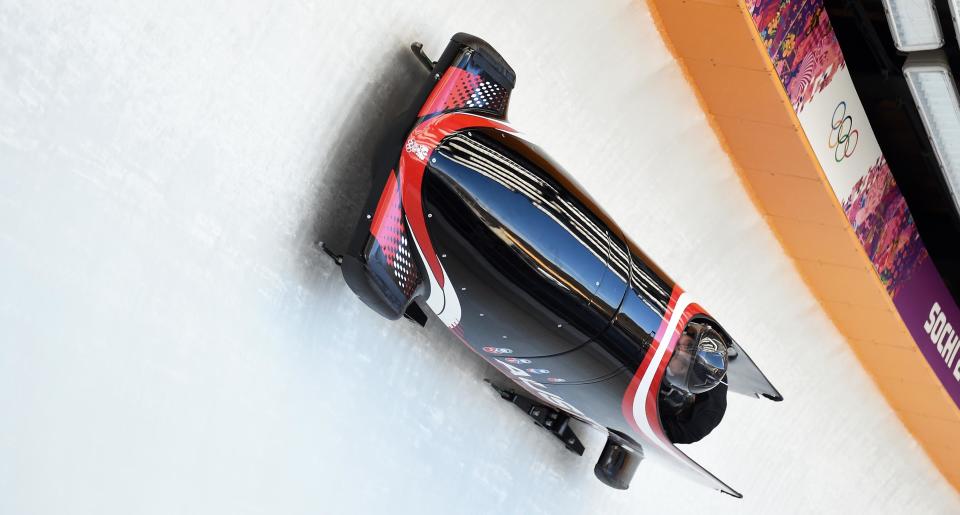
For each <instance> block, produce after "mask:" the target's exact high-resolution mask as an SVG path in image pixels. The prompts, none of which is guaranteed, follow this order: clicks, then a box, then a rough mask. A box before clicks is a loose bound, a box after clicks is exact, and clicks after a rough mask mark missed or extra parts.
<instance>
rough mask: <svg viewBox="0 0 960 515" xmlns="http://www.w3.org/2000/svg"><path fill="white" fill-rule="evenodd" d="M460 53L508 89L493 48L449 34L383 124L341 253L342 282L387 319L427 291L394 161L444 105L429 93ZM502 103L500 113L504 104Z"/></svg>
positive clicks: (509, 74) (505, 69)
mask: <svg viewBox="0 0 960 515" xmlns="http://www.w3.org/2000/svg"><path fill="white" fill-rule="evenodd" d="M465 51H468V52H469V54H470V55H471V56H473V58H474V59H480V60H482V62H483V64H484V66H485V71H486V73H488V74H492V75H494V76H496V78H497V79H499V80H501V81H503V83H505V85H508V86H509V88H512V86H513V84H514V82H515V80H516V75H515V74H514V72H513V70H512V69H511V68H510V66H509V65H508V64H507V63H506V61H504V59H503V58H502V57H501V56H500V55H499V54H498V53H497V52H496V50H494V49H493V47H491V46H490V45H489V44H488V43H486V42H485V41H483V40H482V39H480V38H477V37H475V36H471V35H469V34H465V33H458V34H456V35H454V36H453V38H451V40H450V43H449V44H448V45H447V47H446V49H445V50H444V52H443V54H442V55H441V56H440V59H439V60H438V61H437V62H436V63H434V65H433V69H432V70H431V71H430V72H429V74H427V73H425V74H424V77H423V79H422V84H421V85H420V87H419V88H418V92H417V94H416V95H415V96H414V97H413V98H412V99H411V102H410V105H409V106H408V107H407V108H406V109H404V110H403V112H401V113H400V114H399V115H398V116H397V117H396V118H395V119H394V120H392V121H391V122H389V124H388V127H387V130H386V131H385V134H384V138H383V140H382V141H381V142H380V143H379V144H378V146H377V148H376V149H375V151H374V154H373V162H372V166H373V168H372V169H373V174H372V179H371V187H370V191H369V193H368V196H367V200H366V202H365V204H364V206H363V209H362V211H361V212H360V213H361V214H360V219H359V220H358V221H357V223H356V226H355V228H354V230H353V233H352V236H351V239H350V243H349V244H348V245H347V248H346V249H344V252H343V255H342V263H341V271H342V273H343V278H344V281H345V282H346V283H347V285H348V286H349V287H350V289H351V290H353V292H354V293H355V294H356V295H357V297H359V298H360V300H361V301H363V303H364V304H366V305H367V306H369V307H370V308H371V309H373V310H374V311H376V312H377V313H379V314H380V315H382V316H383V317H385V318H387V319H390V320H396V319H399V318H400V317H402V316H403V315H404V314H405V313H406V312H407V310H408V308H411V304H412V303H413V300H414V299H415V298H417V297H421V296H422V297H427V296H429V293H430V292H429V288H430V284H429V282H428V281H427V280H425V279H424V278H425V277H426V273H425V268H424V263H422V262H421V260H420V258H419V256H418V255H417V252H416V250H415V249H414V248H413V241H412V238H411V232H410V228H409V227H408V226H407V222H406V216H405V212H404V209H403V206H402V205H401V200H400V197H401V192H400V189H401V184H400V182H401V180H402V178H401V177H399V176H398V173H399V171H400V170H399V169H398V162H399V160H400V156H401V153H402V152H403V150H404V146H405V144H406V142H407V139H408V136H409V134H410V133H411V132H412V131H413V129H414V128H416V127H417V126H418V124H420V123H422V122H424V121H425V120H427V119H429V118H432V117H434V116H436V115H438V114H441V113H440V112H429V113H424V112H423V110H425V109H428V107H429V106H431V105H444V104H443V98H438V95H437V92H436V91H435V89H440V88H438V87H437V84H438V80H439V79H440V78H441V77H443V76H444V74H445V73H446V71H447V70H448V69H449V68H450V67H451V66H452V65H454V63H455V61H457V60H458V59H462V58H463V56H464V53H465ZM447 105H448V104H447ZM503 107H504V111H505V105H504V106H503ZM448 110H463V109H462V108H454V109H448ZM488 114H492V113H488ZM502 114H505V113H502ZM417 311H419V310H417Z"/></svg>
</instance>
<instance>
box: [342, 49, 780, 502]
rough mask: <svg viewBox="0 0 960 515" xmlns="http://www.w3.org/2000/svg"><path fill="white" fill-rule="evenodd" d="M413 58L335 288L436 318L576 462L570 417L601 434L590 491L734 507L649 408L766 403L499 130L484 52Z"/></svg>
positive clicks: (512, 78) (501, 70) (714, 342)
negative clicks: (665, 486)
mask: <svg viewBox="0 0 960 515" xmlns="http://www.w3.org/2000/svg"><path fill="white" fill-rule="evenodd" d="M412 48H413V50H414V52H415V53H416V55H417V57H418V58H419V59H420V60H421V62H422V63H423V64H424V66H425V67H426V68H427V70H428V71H429V72H428V73H424V76H423V79H422V80H423V84H422V86H421V87H420V90H419V93H418V94H417V96H416V97H415V98H412V99H411V103H410V106H409V107H408V108H407V109H406V110H405V111H404V112H402V113H398V116H397V118H396V119H395V120H394V121H393V122H391V123H392V125H391V127H390V128H389V131H388V134H389V137H388V138H387V139H386V140H385V141H384V143H383V144H382V145H381V146H380V147H379V148H377V149H376V152H375V155H374V177H373V182H372V187H371V191H370V194H369V198H368V199H367V201H366V205H365V209H363V210H362V214H361V216H360V219H359V221H358V223H357V225H356V229H355V231H354V232H353V235H352V238H351V241H350V242H349V243H347V246H346V248H344V249H338V250H341V252H340V253H334V252H333V251H330V250H328V249H327V251H328V253H330V255H331V256H333V257H334V258H335V259H336V260H337V263H338V264H340V265H341V270H342V274H343V278H344V280H345V281H346V283H347V284H348V285H349V287H350V288H351V290H352V291H353V292H354V293H355V294H356V295H357V297H359V298H360V300H362V301H363V302H364V303H365V304H366V305H367V306H369V307H370V308H371V309H373V310H374V311H376V312H377V313H379V314H380V315H382V316H384V317H386V318H388V319H391V320H397V319H400V318H407V319H409V320H412V321H414V322H416V323H419V324H421V325H423V324H425V323H427V321H428V318H430V317H433V318H435V319H438V320H439V321H440V322H442V323H443V324H444V325H445V326H446V327H447V328H449V330H450V331H451V332H452V333H453V334H454V335H456V337H457V338H459V339H460V340H462V341H463V342H464V343H465V344H466V345H467V346H469V347H470V348H471V349H473V350H474V351H475V352H476V353H477V354H479V355H480V356H482V357H483V358H484V359H485V360H487V361H488V362H490V363H491V364H493V365H494V366H495V367H497V368H498V369H499V370H500V371H501V372H502V373H503V374H504V376H505V377H506V378H509V379H510V381H508V382H506V384H505V385H495V388H496V390H497V391H498V392H499V393H500V395H501V396H502V397H503V398H504V399H506V400H508V401H510V402H513V403H514V404H516V405H517V406H518V407H520V408H521V409H523V410H524V411H525V412H526V413H527V414H528V415H529V416H530V417H532V418H533V419H534V420H535V422H536V423H537V424H538V425H540V426H541V427H543V428H545V429H547V430H549V431H550V432H552V433H553V434H554V435H555V436H556V437H557V438H559V439H560V440H561V441H562V443H563V445H565V446H566V447H567V448H568V449H570V450H571V451H573V452H576V453H578V454H582V453H583V451H584V448H583V445H582V443H581V442H580V440H579V438H578V437H577V435H576V434H575V433H574V431H573V429H572V426H571V424H570V420H571V419H576V420H579V421H581V422H583V423H585V424H587V425H589V426H592V427H595V428H597V429H599V430H601V431H603V432H604V433H605V434H607V436H608V438H607V442H606V445H605V447H604V449H603V450H602V452H601V453H600V458H599V460H598V462H597V463H596V465H595V467H594V471H595V474H596V476H597V478H599V479H600V480H601V481H603V482H604V483H606V484H607V485H609V486H612V487H614V488H620V489H624V488H627V487H628V486H629V484H630V479H631V477H632V476H633V473H634V471H635V470H636V468H637V466H638V464H639V463H640V462H641V460H643V459H646V458H649V459H651V460H655V461H657V462H660V463H662V464H665V465H667V466H670V467H672V468H674V469H676V470H677V471H679V472H680V473H682V474H685V475H686V476H688V477H689V478H691V479H693V480H694V481H696V482H698V483H701V484H703V485H706V486H708V487H710V488H713V489H716V490H720V491H722V492H725V493H727V494H730V495H733V496H736V497H741V495H740V494H739V493H738V492H737V491H736V490H734V489H733V488H731V487H730V486H728V485H727V484H726V483H724V482H723V481H721V480H720V479H718V478H717V477H716V476H714V475H713V474H711V473H710V472H708V471H707V470H706V469H704V468H703V467H701V466H700V465H699V464H697V463H696V462H695V461H694V460H692V459H691V458H690V457H688V456H687V455H686V454H685V453H684V452H683V451H682V450H680V449H679V448H678V447H677V446H676V445H675V443H676V442H675V441H673V440H672V439H671V437H670V435H669V432H668V431H667V426H668V424H666V423H665V422H666V420H665V419H664V417H665V416H666V415H665V410H667V408H665V406H670V405H673V406H680V407H681V408H682V406H683V404H684V402H686V403H688V405H689V403H692V402H695V399H696V397H697V395H700V396H703V395H707V394H709V392H710V391H711V389H712V388H714V387H720V388H724V395H725V394H726V391H730V392H735V393H739V394H744V395H749V396H755V397H758V398H759V397H763V398H767V399H771V400H775V401H780V400H782V396H781V395H780V393H779V392H778V391H777V390H776V388H774V386H773V385H772V384H771V383H770V381H768V380H767V378H766V377H765V376H764V374H763V373H762V372H761V371H760V369H759V368H758V367H757V366H756V364H755V363H754V362H753V361H752V360H751V359H750V357H749V356H747V353H746V352H744V350H743V348H742V347H741V346H740V345H739V344H738V343H737V342H736V341H735V340H734V339H733V338H732V337H731V336H730V334H729V333H728V332H727V331H726V330H725V329H724V328H723V327H722V326H721V325H720V324H719V323H718V322H717V321H716V320H715V319H714V318H713V317H711V316H710V315H709V314H708V313H707V311H706V310H705V309H703V307H701V306H700V305H699V304H698V303H697V302H696V300H695V299H693V298H692V297H691V296H690V295H689V294H688V293H687V292H685V291H684V290H683V289H682V288H681V287H680V286H678V285H677V284H676V283H675V282H674V281H672V280H671V279H670V278H669V277H668V276H667V275H666V274H665V273H664V272H663V271H662V270H661V269H660V268H658V267H657V266H656V265H655V264H654V263H653V262H652V261H651V260H650V259H649V258H648V257H647V256H646V255H645V254H644V253H643V252H642V251H641V249H640V248H639V247H638V246H637V245H636V244H635V243H634V242H632V241H631V240H630V239H629V238H628V237H627V236H626V235H625V234H624V232H623V231H622V230H621V229H620V228H619V227H618V226H617V224H616V223H614V222H613V220H611V219H610V218H609V217H608V216H607V215H606V214H605V213H604V212H603V210H602V209H601V208H600V207H599V206H598V205H597V204H596V203H595V202H594V201H593V200H591V198H590V197H589V196H588V195H587V193H586V192H585V191H584V190H583V189H582V188H581V187H580V186H578V185H577V183H576V182H575V181H574V180H572V179H571V178H570V176H569V175H568V174H567V173H566V172H564V171H563V169H562V168H561V167H560V166H559V165H558V164H557V163H555V162H554V161H553V160H552V159H551V158H550V157H548V155H547V154H546V153H545V152H544V151H543V150H542V149H541V148H540V147H538V146H537V145H536V144H534V143H533V142H531V141H530V140H529V139H528V138H527V137H526V136H525V135H524V134H522V133H521V132H519V131H518V130H517V129H516V128H514V127H513V126H512V125H511V124H510V123H509V122H508V121H507V108H508V105H509V102H510V94H511V92H512V90H513V89H514V85H515V82H516V74H515V73H514V71H513V69H512V68H511V67H510V65H509V64H507V62H506V61H505V60H504V59H503V57H501V56H500V54H499V53H497V51H496V50H494V48H493V47H491V46H490V45H489V44H487V43H486V42H484V41H483V40H481V39H479V38H477V37H475V36H471V35H469V34H463V33H460V34H456V35H454V36H453V38H452V39H451V41H450V43H449V44H448V45H447V47H446V49H445V50H444V51H443V53H442V55H441V56H440V57H439V59H437V60H436V61H433V60H431V59H429V58H427V57H426V55H425V54H424V52H423V50H422V46H420V45H419V44H416V43H415V44H414V45H412ZM683 342H686V343H683ZM690 342H693V343H692V344H690ZM684 345H686V347H685V346H684ZM690 345H692V347H690ZM680 349H692V351H690V352H688V351H682V352H681V351H680ZM681 355H684V356H685V360H686V361H685V362H684V363H680V364H678V365H676V366H675V365H674V364H676V363H677V362H678V356H681ZM674 369H676V370H674ZM671 371H672V372H671ZM674 376H682V377H681V379H680V383H682V385H681V388H679V390H678V388H676V386H677V384H678V383H677V382H676V381H675V380H674V382H672V383H671V382H670V378H671V377H674ZM684 381H686V382H685V383H684ZM684 385H685V386H684ZM720 385H722V386H720ZM677 391H680V393H681V395H680V396H679V400H678V401H677V402H676V403H674V404H670V403H669V402H666V401H667V399H668V397H670V396H671V395H673V396H674V397H676V395H674V394H676V392H677ZM713 391H714V392H716V390H713ZM675 400H676V399H675ZM665 402H666V403H665ZM724 402H725V401H724ZM667 411H669V410H667ZM671 416H673V415H671ZM727 444H729V442H728V443H727Z"/></svg>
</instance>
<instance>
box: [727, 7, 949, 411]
mask: <svg viewBox="0 0 960 515" xmlns="http://www.w3.org/2000/svg"><path fill="white" fill-rule="evenodd" d="M746 4H747V8H748V9H750V15H751V16H752V18H753V21H754V23H755V24H756V27H757V32H758V34H759V36H760V40H761V41H762V42H763V44H764V46H765V47H766V49H767V53H768V54H769V55H770V60H771V61H772V63H773V67H774V69H775V70H776V72H777V75H778V76H779V77H780V82H781V84H782V85H783V87H784V89H785V90H786V92H787V96H788V97H789V98H790V103H791V104H792V105H793V109H794V111H795V112H796V113H797V118H798V119H799V121H800V125H801V126H802V127H803V130H804V133H805V134H806V136H807V139H808V140H809V141H810V145H811V147H812V148H813V151H814V153H815V154H816V156H817V160H818V161H819V163H820V166H821V167H822V168H823V171H824V173H825V174H826V176H827V181H828V182H829V183H830V187H831V188H832V189H833V192H834V194H835V195H836V196H837V199H838V200H839V201H840V204H841V205H842V207H843V212H844V214H845V215H846V217H847V221H848V222H849V223H850V226H851V227H853V230H854V232H855V233H856V235H857V239H858V240H859V241H860V244H861V245H862V246H863V249H864V250H865V251H866V254H867V256H868V257H869V258H870V261H871V263H872V264H873V268H874V270H875V271H876V272H877V275H878V276H879V277H880V280H881V281H882V282H883V284H884V286H885V287H886V289H887V294H888V295H890V297H891V298H892V299H893V303H894V305H895V306H896V308H897V311H898V312H899V313H900V318H901V319H902V320H903V322H904V323H905V324H906V326H907V330H908V331H909V332H910V335H911V336H912V337H913V340H914V342H915V343H916V344H917V347H919V349H920V351H921V352H922V353H923V356H924V357H925V358H926V360H927V362H928V363H929V364H930V368H932V369H933V372H934V373H935V374H936V376H937V378H938V379H939V380H940V382H941V383H942V384H943V387H944V388H945V389H946V390H947V392H948V393H949V394H950V397H951V398H952V399H953V402H954V404H956V405H957V406H958V407H960V359H957V358H958V356H957V354H958V348H960V335H958V334H957V332H958V331H960V309H958V308H957V304H956V301H955V300H954V299H953V298H952V296H951V295H950V292H949V291H948V290H947V287H946V286H945V285H944V283H943V279H942V278H941V277H940V274H939V273H938V272H937V269H936V268H935V267H934V265H933V262H932V261H931V260H930V257H929V255H928V253H927V249H926V247H925V246H924V244H923V242H922V241H921V240H920V235H919V233H918V232H917V227H916V224H915V223H914V221H913V216H911V215H910V210H909V209H908V208H907V203H906V201H905V200H904V198H903V195H902V194H901V193H900V188H898V187H897V184H896V181H894V179H893V175H892V174H891V173H890V167H889V166H888V164H887V160H886V158H884V156H883V152H882V151H881V149H880V145H879V143H878V142H877V138H876V135H875V134H874V132H873V129H872V128H871V127H870V121H869V120H868V118H867V116H866V112H865V111H864V109H863V105H862V103H861V102H860V99H859V97H858V96H857V91H856V88H855V87H854V85H853V79H851V78H850V72H849V70H847V66H846V61H845V60H844V57H843V53H842V52H841V51H840V43H839V41H837V37H836V34H834V32H833V28H832V27H831V26H830V19H829V17H828V16H827V13H826V11H825V10H824V6H823V0H792V1H788V0H747V1H746ZM811 135H812V137H811ZM953 324H957V326H954V325H953ZM954 327H956V329H955V328H954Z"/></svg>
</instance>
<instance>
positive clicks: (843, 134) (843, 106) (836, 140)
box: [827, 101, 860, 163]
mask: <svg viewBox="0 0 960 515" xmlns="http://www.w3.org/2000/svg"><path fill="white" fill-rule="evenodd" d="M830 122H831V123H830V139H829V141H827V144H829V145H830V148H832V149H834V151H833V158H834V159H836V161H837V162H838V163H839V162H840V161H843V160H844V159H846V158H848V157H850V156H852V155H853V152H854V151H855V150H857V144H858V143H860V132H859V131H858V130H856V129H854V128H853V118H851V117H850V115H848V114H847V103H846V102H844V101H841V102H840V103H839V104H837V107H835V108H834V109H833V118H831V119H830Z"/></svg>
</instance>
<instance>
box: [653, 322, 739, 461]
mask: <svg viewBox="0 0 960 515" xmlns="http://www.w3.org/2000/svg"><path fill="white" fill-rule="evenodd" d="M726 372H727V346H726V344H725V343H724V341H723V338H722V337H721V336H720V334H718V333H717V332H716V331H715V330H714V329H712V328H711V327H709V326H707V325H705V324H700V323H690V324H689V325H688V326H687V328H686V329H685V330H684V332H683V334H682V335H680V339H679V340H678V341H677V348H676V350H675V351H674V353H673V356H672V357H671V358H670V362H669V363H668V364H667V370H666V374H665V375H664V380H663V384H662V385H661V388H660V423H661V424H662V425H663V429H664V431H666V433H667V437H668V438H670V441H671V442H673V443H693V442H696V441H699V440H700V439H702V438H703V437H704V436H707V435H708V434H709V433H710V431H712V430H713V428H715V427H717V425H718V424H720V421H721V420H722V419H723V414H724V412H725V411H726V409H727V385H726V383H725V382H724V376H725V375H726Z"/></svg>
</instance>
